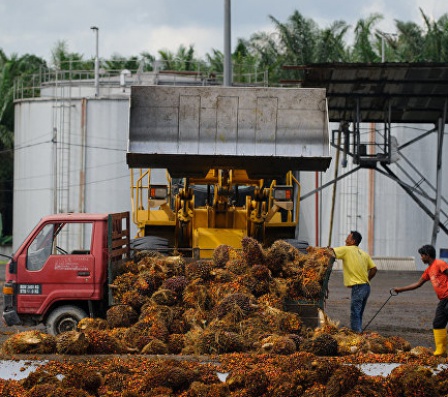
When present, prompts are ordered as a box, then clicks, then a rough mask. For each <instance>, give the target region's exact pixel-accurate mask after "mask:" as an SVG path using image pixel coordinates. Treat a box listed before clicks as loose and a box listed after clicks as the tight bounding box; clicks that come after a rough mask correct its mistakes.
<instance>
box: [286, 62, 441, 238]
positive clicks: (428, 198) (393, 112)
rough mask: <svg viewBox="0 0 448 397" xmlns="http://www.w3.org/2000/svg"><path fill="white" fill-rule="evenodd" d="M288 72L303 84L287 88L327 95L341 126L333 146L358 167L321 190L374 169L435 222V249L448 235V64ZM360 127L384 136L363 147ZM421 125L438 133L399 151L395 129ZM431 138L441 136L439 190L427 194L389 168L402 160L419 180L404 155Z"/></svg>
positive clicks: (416, 182)
mask: <svg viewBox="0 0 448 397" xmlns="http://www.w3.org/2000/svg"><path fill="white" fill-rule="evenodd" d="M284 69H286V70H291V71H296V73H298V74H299V79H297V80H288V81H283V83H285V84H288V83H289V84H291V83H295V84H297V83H300V86H301V87H306V88H312V87H314V88H325V89H326V92H327V99H328V111H329V120H330V122H338V123H339V126H340V127H339V129H338V130H337V131H333V134H332V139H331V144H332V146H333V147H335V148H336V149H338V150H340V151H341V152H342V153H343V156H344V158H346V156H351V157H353V162H354V164H356V165H357V167H356V168H354V169H353V170H351V171H350V172H348V173H346V174H344V175H341V176H339V177H337V178H335V179H334V180H333V181H331V182H330V183H328V184H326V185H324V186H322V187H321V188H319V189H317V190H322V189H323V188H325V187H327V186H329V185H330V184H333V183H336V182H337V181H338V180H340V179H342V178H344V177H346V176H348V175H349V174H351V173H353V172H355V171H357V170H359V169H360V168H372V169H375V170H376V171H378V172H380V173H382V174H384V175H386V176H387V177H389V178H391V179H393V180H395V181H396V182H397V183H398V184H399V185H400V186H401V187H402V188H403V189H404V190H405V191H406V192H407V194H408V195H409V196H411V197H412V199H413V200H414V201H415V202H416V203H417V204H418V205H419V207H420V208H421V209H422V210H423V211H424V212H425V213H426V214H427V215H428V216H430V217H431V218H432V220H433V233H432V240H431V242H432V244H435V242H436V238H437V233H438V231H439V230H443V231H444V232H445V233H446V234H447V235H448V212H447V208H448V202H447V200H446V199H445V198H444V197H442V194H441V181H442V155H443V152H442V151H443V136H444V131H445V125H446V123H447V107H448V64H446V63H443V64H442V63H368V64H366V63H331V64H312V65H305V66H284ZM361 123H376V124H378V123H379V124H383V129H384V131H383V132H382V133H381V134H376V135H375V141H372V140H370V141H369V140H367V141H362V139H361V134H360V124H361ZM416 123H418V124H433V125H434V128H432V129H430V130H428V131H425V132H424V133H422V134H421V135H420V136H418V137H416V138H415V137H414V138H413V139H410V140H409V141H407V142H406V143H404V144H402V145H400V146H398V144H397V143H396V141H394V139H393V137H392V136H391V124H416ZM350 126H352V127H351V128H352V129H351V130H350ZM432 133H436V134H437V147H435V148H434V149H435V156H436V159H437V161H436V183H435V186H432V185H430V186H429V190H430V191H432V194H429V193H428V189H423V188H422V187H421V183H420V182H419V180H413V179H412V178H410V175H409V173H408V172H407V171H406V170H405V169H403V168H401V166H398V165H397V167H399V168H401V171H402V172H401V174H403V175H404V176H406V181H405V180H404V178H401V177H399V176H398V175H397V173H395V172H394V171H393V170H392V169H391V168H390V164H392V163H394V162H395V160H394V158H396V156H397V155H399V156H400V158H404V159H405V161H406V162H407V164H408V165H409V166H410V167H413V168H414V171H416V173H417V174H419V172H420V171H419V170H418V167H416V166H415V165H414V164H412V163H411V162H410V161H408V160H406V158H405V157H404V155H403V153H402V152H401V149H403V148H405V147H407V146H409V145H412V144H414V143H416V142H418V141H420V140H421V139H422V138H424V137H425V136H427V135H429V134H432ZM341 135H342V136H343V139H341ZM343 161H344V160H343ZM379 166H381V168H379ZM419 175H420V177H421V178H422V179H425V180H427V179H426V178H424V176H423V175H421V174H419ZM314 192H315V191H314ZM314 192H311V193H309V194H308V195H311V194H312V193H314ZM308 195H307V196H308ZM303 198H306V196H303V197H302V199H303Z"/></svg>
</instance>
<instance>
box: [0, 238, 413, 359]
mask: <svg viewBox="0 0 448 397" xmlns="http://www.w3.org/2000/svg"><path fill="white" fill-rule="evenodd" d="M332 259H333V257H332V252H331V251H330V250H329V249H328V248H319V247H308V248H307V251H306V252H300V251H299V250H298V249H296V248H295V247H294V246H292V245H291V244H289V243H287V242H286V241H283V240H278V241H276V242H274V243H273V244H272V245H271V246H270V247H269V248H267V249H265V248H263V247H262V246H261V244H260V243H259V242H258V241H257V240H255V239H252V238H249V237H245V238H243V240H242V249H241V250H240V251H237V250H235V249H233V248H232V247H230V246H228V245H221V246H219V247H217V248H216V249H215V250H214V253H213V256H212V258H210V259H207V260H205V259H201V260H196V261H190V262H186V261H185V260H184V258H182V257H180V256H163V255H162V254H159V253H157V252H155V251H140V252H137V253H136V254H135V255H134V258H133V260H132V261H128V262H126V263H124V264H122V266H121V267H120V268H119V269H116V274H115V278H114V281H113V283H112V284H111V285H110V288H111V290H112V292H113V296H114V301H115V303H116V304H115V305H114V306H112V307H111V308H110V309H109V310H108V311H107V317H106V318H105V319H101V318H85V319H83V320H81V321H80V323H79V324H78V329H77V330H75V331H69V332H65V333H62V334H60V335H57V336H56V337H54V340H51V338H52V337H51V336H50V335H46V334H43V335H42V334H41V333H39V332H37V331H28V332H25V333H19V334H16V335H14V336H13V337H11V338H9V339H8V340H7V341H6V342H5V343H4V345H3V348H2V351H3V353H4V354H7V355H12V354H23V353H36V354H38V353H39V351H38V349H41V350H42V353H47V354H48V353H58V354H72V355H83V354H125V353H126V354H128V353H139V354H182V355H211V354H224V353H232V352H252V353H270V354H282V355H288V354H293V353H295V352H297V351H305V352H310V353H314V354H316V355H319V356H337V355H347V354H354V353H366V352H373V353H380V354H387V353H389V354H390V353H395V352H397V351H407V350H410V346H409V343H407V342H406V341H405V340H403V339H402V338H400V337H392V338H384V337H382V336H381V335H378V334H375V335H373V334H372V335H370V336H369V337H368V338H367V337H365V336H362V335H359V334H356V333H353V332H351V331H349V330H347V329H339V328H338V327H337V325H335V324H334V323H332V322H331V321H327V322H326V324H324V325H323V326H321V327H319V328H317V329H312V328H309V327H306V326H305V325H304V323H303V321H302V319H301V317H300V315H299V314H298V313H294V312H289V311H285V310H284V308H285V306H284V302H285V300H302V299H303V300H308V301H317V300H318V299H320V297H321V296H322V289H323V288H324V278H325V277H328V275H329V271H331V265H332V263H333V260H332ZM30 332H31V333H30ZM40 340H42V342H40Z"/></svg>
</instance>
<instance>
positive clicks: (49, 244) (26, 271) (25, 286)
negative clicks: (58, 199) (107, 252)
mask: <svg viewBox="0 0 448 397" xmlns="http://www.w3.org/2000/svg"><path fill="white" fill-rule="evenodd" d="M91 240H92V223H84V222H69V223H68V222H66V223H47V224H45V225H44V226H43V227H42V228H41V230H40V231H39V232H38V234H37V235H36V237H35V238H34V239H33V240H32V241H31V243H30V245H29V246H28V249H27V252H26V258H24V262H22V263H21V264H19V266H18V268H17V272H18V274H17V276H18V277H17V280H19V283H18V286H17V309H18V312H19V313H37V314H39V313H41V312H42V311H43V310H44V309H45V308H46V307H47V306H48V305H50V304H51V303H53V302H54V301H57V300H67V299H89V298H90V297H91V296H92V295H93V293H94V280H95V274H94V271H95V267H94V264H95V260H94V256H93V255H92V254H91Z"/></svg>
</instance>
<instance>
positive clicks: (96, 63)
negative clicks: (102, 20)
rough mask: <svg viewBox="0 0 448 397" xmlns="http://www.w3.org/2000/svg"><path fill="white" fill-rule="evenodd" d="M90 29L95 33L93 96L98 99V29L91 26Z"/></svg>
mask: <svg viewBox="0 0 448 397" xmlns="http://www.w3.org/2000/svg"><path fill="white" fill-rule="evenodd" d="M90 29H92V30H93V31H94V32H95V40H96V45H95V96H96V97H98V96H99V95H100V58H99V55H98V35H99V29H98V27H96V26H92V27H91V28H90Z"/></svg>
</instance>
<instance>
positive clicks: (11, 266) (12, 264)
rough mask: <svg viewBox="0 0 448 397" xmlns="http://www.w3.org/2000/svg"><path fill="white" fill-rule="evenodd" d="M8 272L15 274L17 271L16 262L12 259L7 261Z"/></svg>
mask: <svg viewBox="0 0 448 397" xmlns="http://www.w3.org/2000/svg"><path fill="white" fill-rule="evenodd" d="M8 265H9V269H8V271H9V274H16V272H17V263H16V262H14V261H13V260H12V259H11V260H10V261H9V264H8Z"/></svg>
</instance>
